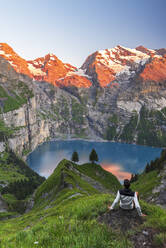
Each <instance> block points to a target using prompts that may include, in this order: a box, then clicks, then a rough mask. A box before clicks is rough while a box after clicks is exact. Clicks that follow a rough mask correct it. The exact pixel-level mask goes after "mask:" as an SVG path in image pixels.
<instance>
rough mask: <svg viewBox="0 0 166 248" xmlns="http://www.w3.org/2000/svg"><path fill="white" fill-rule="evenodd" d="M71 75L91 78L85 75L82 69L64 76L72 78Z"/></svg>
mask: <svg viewBox="0 0 166 248" xmlns="http://www.w3.org/2000/svg"><path fill="white" fill-rule="evenodd" d="M73 75H78V76H81V77H87V78H91V77H90V76H88V75H87V74H86V73H85V70H82V69H77V70H76V71H70V72H68V73H67V74H66V76H73Z"/></svg>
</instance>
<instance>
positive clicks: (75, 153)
mask: <svg viewBox="0 0 166 248" xmlns="http://www.w3.org/2000/svg"><path fill="white" fill-rule="evenodd" d="M71 160H72V161H73V162H78V161H79V157H78V153H77V152H76V151H74V152H73V154H72V158H71Z"/></svg>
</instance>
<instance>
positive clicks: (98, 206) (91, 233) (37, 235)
mask: <svg viewBox="0 0 166 248" xmlns="http://www.w3.org/2000/svg"><path fill="white" fill-rule="evenodd" d="M110 200H111V201H112V200H113V198H112V197H111V196H110V195H108V194H96V195H95V194H94V195H91V196H82V197H78V198H76V199H68V200H66V202H65V204H64V202H63V201H62V202H61V203H59V204H58V205H56V206H54V207H53V208H49V209H47V210H39V209H38V211H35V210H32V211H31V212H29V213H27V214H24V215H23V216H21V217H19V218H16V219H11V220H6V221H1V225H0V237H1V247H2V248H12V247H17V248H19V247H20V248H29V247H31V248H33V247H36V244H35V242H38V244H37V247H41V248H48V247H49V248H51V247H56V248H63V247H66V248H67V247H74V248H92V247H95V248H107V247H113V248H117V247H119V248H127V247H128V248H129V247H133V246H132V245H130V242H129V241H128V240H127V237H124V236H122V235H120V234H119V233H118V232H115V231H113V230H111V229H109V228H107V227H106V226H105V225H103V224H102V225H101V224H99V223H98V222H97V217H98V216H99V215H100V214H102V213H104V212H105V211H106V210H107V204H108V201H110ZM141 206H142V209H143V211H144V212H145V213H146V214H147V215H148V216H147V220H146V222H145V223H144V224H143V225H142V226H140V227H139V229H140V230H142V229H145V227H153V229H154V228H155V229H156V231H158V232H159V234H158V235H157V236H156V238H155V240H156V242H158V243H160V244H162V242H164V241H163V240H164V232H166V211H164V210H162V209H160V208H158V207H156V206H152V205H149V204H147V203H144V202H142V201H141ZM133 231H134V230H133ZM159 247H162V246H159Z"/></svg>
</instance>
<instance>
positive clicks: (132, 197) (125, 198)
mask: <svg viewBox="0 0 166 248" xmlns="http://www.w3.org/2000/svg"><path fill="white" fill-rule="evenodd" d="M137 194H138V193H137V192H133V191H132V190H131V189H130V181H129V180H128V179H125V180H124V188H123V189H121V190H119V191H118V192H117V195H116V198H115V200H114V202H113V203H112V205H111V206H108V209H109V210H113V209H114V207H115V205H116V204H117V203H118V202H119V200H120V208H122V209H126V210H130V209H134V208H136V210H137V212H138V215H139V216H146V215H145V214H143V213H142V211H141V207H140V205H139V202H138V197H137Z"/></svg>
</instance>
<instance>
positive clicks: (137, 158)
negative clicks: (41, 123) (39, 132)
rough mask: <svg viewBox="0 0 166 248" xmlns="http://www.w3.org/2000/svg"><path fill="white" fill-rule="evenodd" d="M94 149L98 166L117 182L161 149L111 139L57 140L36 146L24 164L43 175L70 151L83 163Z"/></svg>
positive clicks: (69, 156)
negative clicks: (97, 158) (116, 141)
mask: <svg viewBox="0 0 166 248" xmlns="http://www.w3.org/2000/svg"><path fill="white" fill-rule="evenodd" d="M92 148H94V149H95V150H96V152H97V154H98V157H99V162H98V163H100V165H101V166H102V167H103V168H104V169H105V170H108V171H110V172H112V173H113V174H114V175H116V176H117V177H118V179H119V180H120V181H121V180H123V179H124V178H130V176H131V173H140V172H142V171H143V170H144V168H145V166H146V164H147V162H150V161H151V160H154V159H155V158H156V157H159V156H160V153H161V150H162V149H161V148H153V147H147V146H138V145H132V144H123V143H115V142H93V141H85V140H65V141H64V140H58V141H49V142H45V143H43V144H42V145H40V146H38V147H37V148H36V149H35V151H33V152H32V153H31V154H30V155H29V156H28V158H27V163H28V165H29V166H30V167H31V168H32V169H33V170H35V171H36V172H38V173H39V174H40V175H41V176H45V177H46V178H47V177H48V176H49V175H50V174H51V173H52V172H53V171H54V169H55V168H56V166H57V164H58V163H59V162H60V161H61V160H62V159H64V158H66V159H69V160H70V159H71V156H72V153H73V151H77V152H78V154H79V163H78V164H82V163H86V162H88V160H89V154H90V152H91V150H92Z"/></svg>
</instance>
